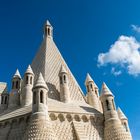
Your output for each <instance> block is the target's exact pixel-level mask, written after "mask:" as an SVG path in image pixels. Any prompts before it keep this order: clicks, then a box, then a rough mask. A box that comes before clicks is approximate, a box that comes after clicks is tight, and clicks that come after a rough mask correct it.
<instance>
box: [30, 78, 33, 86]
mask: <svg viewBox="0 0 140 140" xmlns="http://www.w3.org/2000/svg"><path fill="white" fill-rule="evenodd" d="M32 83H33V77H31V78H30V84H31V85H32Z"/></svg>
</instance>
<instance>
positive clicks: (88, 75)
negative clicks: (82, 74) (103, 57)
mask: <svg viewBox="0 0 140 140" xmlns="http://www.w3.org/2000/svg"><path fill="white" fill-rule="evenodd" d="M89 82H93V83H94V86H95V88H98V86H97V85H96V83H95V82H94V81H93V79H92V78H91V76H90V74H89V73H87V77H86V80H85V85H87V83H89Z"/></svg>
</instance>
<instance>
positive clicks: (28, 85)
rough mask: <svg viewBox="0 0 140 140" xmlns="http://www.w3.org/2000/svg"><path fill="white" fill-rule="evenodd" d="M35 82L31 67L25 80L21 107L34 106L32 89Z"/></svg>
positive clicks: (26, 73) (25, 75)
mask: <svg viewBox="0 0 140 140" xmlns="http://www.w3.org/2000/svg"><path fill="white" fill-rule="evenodd" d="M33 82H34V73H33V71H32V68H31V66H30V65H29V66H28V68H27V70H26V72H25V74H24V79H23V87H22V92H21V105H22V106H27V105H30V104H32V94H33V93H32V88H33Z"/></svg>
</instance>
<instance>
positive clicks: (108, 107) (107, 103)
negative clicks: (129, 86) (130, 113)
mask: <svg viewBox="0 0 140 140" xmlns="http://www.w3.org/2000/svg"><path fill="white" fill-rule="evenodd" d="M106 107H107V110H110V106H109V101H108V100H106Z"/></svg>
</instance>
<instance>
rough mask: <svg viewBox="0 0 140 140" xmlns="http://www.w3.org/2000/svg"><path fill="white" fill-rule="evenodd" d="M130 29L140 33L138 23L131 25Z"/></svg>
mask: <svg viewBox="0 0 140 140" xmlns="http://www.w3.org/2000/svg"><path fill="white" fill-rule="evenodd" d="M131 27H132V29H133V30H134V31H135V32H137V33H140V27H139V26H138V25H133V24H132V25H131Z"/></svg>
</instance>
